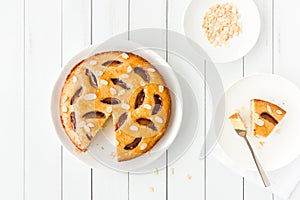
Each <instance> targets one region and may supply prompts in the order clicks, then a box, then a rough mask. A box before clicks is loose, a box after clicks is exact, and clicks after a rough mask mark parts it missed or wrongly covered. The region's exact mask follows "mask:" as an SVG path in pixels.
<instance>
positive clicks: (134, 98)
mask: <svg viewBox="0 0 300 200" xmlns="http://www.w3.org/2000/svg"><path fill="white" fill-rule="evenodd" d="M170 112H171V97H170V94H169V91H168V88H167V86H166V85H165V82H164V80H163V78H162V76H161V75H160V74H159V72H158V71H157V69H156V68H155V67H154V66H153V65H151V64H150V63H149V62H148V61H146V60H145V59H143V58H142V57H140V56H138V55H135V54H133V53H129V52H120V51H111V52H103V53H99V54H96V55H94V56H91V57H89V58H87V59H85V60H82V61H81V62H79V63H78V64H77V65H76V66H74V67H73V69H72V70H71V72H70V73H69V75H68V76H67V78H66V80H65V83H64V86H63V88H62V92H61V98H60V117H61V123H62V126H63V128H64V129H65V132H66V134H67V135H68V137H69V138H70V140H71V141H72V143H73V144H74V145H75V146H76V147H77V149H79V150H80V151H83V152H84V151H86V150H87V148H88V146H89V144H90V142H91V141H92V140H93V138H94V137H95V135H96V134H97V132H98V131H99V129H101V128H102V127H103V125H104V124H105V122H106V121H107V119H108V118H109V117H110V116H112V118H113V124H114V130H115V135H116V140H117V144H116V149H117V159H118V161H125V160H129V159H133V158H135V157H137V156H140V155H142V154H144V153H146V152H147V151H149V150H150V149H151V148H152V147H153V146H154V145H155V144H156V143H157V142H158V141H159V139H160V138H161V137H162V136H163V134H164V132H165V131H166V128H167V126H168V121H169V118H170Z"/></svg>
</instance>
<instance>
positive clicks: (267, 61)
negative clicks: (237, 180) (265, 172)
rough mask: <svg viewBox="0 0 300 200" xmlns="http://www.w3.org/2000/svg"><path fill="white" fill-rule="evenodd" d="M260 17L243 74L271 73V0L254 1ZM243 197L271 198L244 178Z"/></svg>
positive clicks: (259, 187) (246, 57) (262, 189)
mask: <svg viewBox="0 0 300 200" xmlns="http://www.w3.org/2000/svg"><path fill="white" fill-rule="evenodd" d="M255 3H256V5H257V7H258V10H259V12H260V18H261V33H260V37H259V39H258V41H257V43H256V45H255V46H254V48H253V49H252V50H251V51H250V53H249V54H247V55H246V56H245V59H244V76H249V75H252V74H255V73H272V63H273V60H272V43H273V41H272V34H273V32H272V1H259V0H256V1H255ZM244 197H245V199H249V200H250V199H272V194H271V193H270V192H268V191H267V190H265V189H264V188H263V187H261V186H259V185H257V184H253V183H251V182H250V181H247V179H245V182H244Z"/></svg>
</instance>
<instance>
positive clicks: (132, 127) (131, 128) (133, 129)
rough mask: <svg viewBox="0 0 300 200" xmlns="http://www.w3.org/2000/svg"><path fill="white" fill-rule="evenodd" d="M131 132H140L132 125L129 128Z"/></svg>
mask: <svg viewBox="0 0 300 200" xmlns="http://www.w3.org/2000/svg"><path fill="white" fill-rule="evenodd" d="M129 129H130V130H131V131H137V130H139V128H138V127H137V126H135V125H131V126H130V128H129Z"/></svg>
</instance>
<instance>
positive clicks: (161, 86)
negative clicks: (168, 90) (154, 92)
mask: <svg viewBox="0 0 300 200" xmlns="http://www.w3.org/2000/svg"><path fill="white" fill-rule="evenodd" d="M164 89H165V87H164V86H163V85H160V86H158V91H159V92H160V93H162V92H163V91H164Z"/></svg>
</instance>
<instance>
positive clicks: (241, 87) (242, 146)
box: [216, 74, 300, 170]
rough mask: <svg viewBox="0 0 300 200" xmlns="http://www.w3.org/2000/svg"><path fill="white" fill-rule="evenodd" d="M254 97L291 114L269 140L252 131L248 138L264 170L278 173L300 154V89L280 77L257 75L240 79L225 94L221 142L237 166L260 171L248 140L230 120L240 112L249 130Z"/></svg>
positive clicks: (287, 115)
mask: <svg viewBox="0 0 300 200" xmlns="http://www.w3.org/2000/svg"><path fill="white" fill-rule="evenodd" d="M254 98H257V99H263V100H266V101H269V102H272V103H275V104H277V105H279V106H280V107H282V108H283V109H285V110H286V111H287V114H286V116H285V117H284V118H283V120H282V121H281V122H280V123H279V124H278V125H277V127H276V128H275V130H273V132H272V133H271V134H270V135H269V136H268V137H267V138H265V139H262V138H257V137H254V136H253V135H252V134H251V133H250V131H248V135H247V137H248V139H249V140H250V143H251V144H252V147H253V149H254V151H255V153H256V154H257V156H258V157H259V160H260V161H261V164H262V166H263V168H264V169H266V170H276V169H279V168H281V167H284V166H285V165H287V164H289V163H290V162H292V161H293V160H294V159H295V158H296V157H297V156H298V155H299V153H300V145H299V144H300V134H299V128H300V126H299V113H300V104H299V100H300V90H299V88H298V87H296V86H295V85H294V84H293V83H291V82H290V81H288V80H286V79H284V78H282V77H280V76H277V75H267V74H259V75H253V76H249V77H246V78H243V79H241V80H239V81H238V82H236V83H235V84H234V85H233V86H231V87H230V89H228V91H227V92H226V93H225V116H226V119H224V124H223V130H222V133H221V135H220V138H219V140H218V142H219V144H220V146H221V147H222V149H223V150H224V152H225V153H226V154H227V155H228V157H229V158H230V159H232V160H233V161H234V162H236V164H237V165H239V166H240V167H242V168H243V169H247V170H257V169H256V167H255V163H254V161H253V159H252V157H251V154H250V151H249V149H248V147H247V145H246V143H245V141H244V139H243V138H241V137H240V136H238V135H237V134H236V133H235V131H234V130H233V128H232V126H231V124H230V122H229V120H228V119H227V117H229V116H230V115H231V114H233V113H234V112H236V111H237V110H238V111H240V114H241V117H242V118H243V120H244V121H245V123H246V125H247V127H249V123H250V119H249V118H250V100H251V99H254ZM220 114H221V113H218V112H217V113H216V115H220ZM260 142H264V144H263V145H262V144H260Z"/></svg>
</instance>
